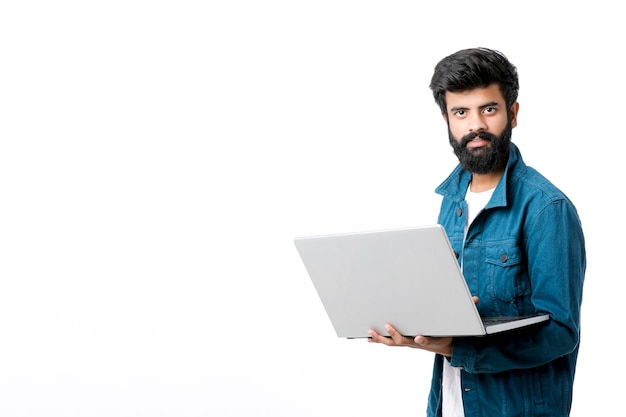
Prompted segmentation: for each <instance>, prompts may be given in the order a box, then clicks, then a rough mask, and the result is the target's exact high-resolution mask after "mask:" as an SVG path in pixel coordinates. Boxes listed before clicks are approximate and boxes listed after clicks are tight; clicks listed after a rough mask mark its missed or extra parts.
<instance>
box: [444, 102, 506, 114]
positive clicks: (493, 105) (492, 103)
mask: <svg viewBox="0 0 626 417" xmlns="http://www.w3.org/2000/svg"><path fill="white" fill-rule="evenodd" d="M499 105H500V103H498V102H497V101H490V102H488V103H485V104H481V105H480V106H478V108H479V109H484V108H485V107H498V106H499ZM459 110H469V107H462V106H457V107H452V108H451V109H450V110H449V111H451V112H455V111H459Z"/></svg>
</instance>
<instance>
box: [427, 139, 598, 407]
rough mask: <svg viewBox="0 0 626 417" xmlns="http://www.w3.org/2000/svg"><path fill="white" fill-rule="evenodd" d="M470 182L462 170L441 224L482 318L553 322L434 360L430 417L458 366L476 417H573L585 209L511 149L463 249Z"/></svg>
mask: <svg viewBox="0 0 626 417" xmlns="http://www.w3.org/2000/svg"><path fill="white" fill-rule="evenodd" d="M470 180H471V174H470V173H469V172H467V171H465V170H463V169H462V168H461V167H460V166H458V167H457V168H456V169H455V170H454V171H453V172H452V174H451V175H450V176H449V177H448V178H447V179H446V180H445V181H444V182H443V183H442V184H441V185H440V186H439V187H438V188H437V189H436V192H437V193H439V194H441V195H442V196H443V200H442V203H441V211H440V213H439V220H438V222H439V223H440V224H442V225H443V226H444V228H445V230H446V232H447V234H448V236H449V238H450V242H451V244H452V246H453V249H454V250H455V252H456V253H457V254H458V255H459V262H461V260H462V261H463V271H464V275H465V279H466V280H467V284H468V287H469V289H470V292H471V293H472V295H476V296H478V298H479V301H478V305H477V306H478V310H479V312H480V314H481V315H482V316H496V315H509V316H518V315H529V314H535V313H548V314H549V315H550V318H551V320H550V321H548V322H546V323H545V324H540V325H536V326H530V327H528V328H525V329H523V330H515V331H510V332H505V333H502V334H499V335H490V336H484V337H457V338H454V339H453V343H452V356H451V357H450V358H449V359H446V358H444V357H443V356H441V355H436V356H435V365H434V370H433V380H432V387H431V391H430V395H429V400H428V411H427V415H428V416H429V417H435V416H440V415H441V379H442V363H443V362H442V361H443V360H450V364H451V365H452V366H455V367H460V368H461V390H462V394H463V405H464V408H465V415H466V416H467V417H469V416H472V417H478V416H484V417H487V416H488V417H495V416H497V417H504V416H507V417H508V416H524V417H530V416H551V417H555V416H556V417H565V416H569V412H570V408H571V404H572V388H573V384H574V371H575V367H576V359H577V355H578V346H579V338H580V308H581V303H582V291H583V280H584V275H585V268H586V253H585V242H584V236H583V232H582V227H581V223H580V220H579V217H578V214H577V211H576V208H575V207H574V205H573V204H572V202H571V201H570V200H569V199H568V198H567V197H566V196H565V195H564V194H563V193H562V192H561V191H560V190H559V189H558V188H556V187H555V186H554V185H553V184H552V183H550V182H549V181H548V180H547V179H546V178H545V177H543V176H542V175H541V174H539V173H538V172H537V171H536V170H534V169H533V168H531V167H528V166H526V164H525V163H524V161H523V160H522V156H521V154H520V152H519V149H518V148H517V146H515V145H514V144H511V149H510V154H509V160H508V163H507V166H506V169H505V172H504V174H503V176H502V178H501V179H500V182H499V183H498V185H497V187H496V188H495V190H494V191H493V195H492V196H491V199H490V200H489V202H488V203H487V205H486V206H485V208H484V209H483V210H482V211H481V212H480V213H478V215H477V217H476V218H475V220H474V221H473V223H472V224H471V225H470V227H469V229H468V231H467V238H466V239H464V229H465V225H466V222H467V204H466V202H465V193H466V191H467V188H468V186H469V183H470ZM464 241H465V243H464Z"/></svg>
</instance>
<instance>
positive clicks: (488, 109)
mask: <svg viewBox="0 0 626 417" xmlns="http://www.w3.org/2000/svg"><path fill="white" fill-rule="evenodd" d="M496 111H497V109H496V108H495V107H485V110H483V112H484V113H485V114H493V113H495V112H496Z"/></svg>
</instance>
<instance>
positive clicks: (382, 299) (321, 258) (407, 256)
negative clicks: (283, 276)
mask: <svg viewBox="0 0 626 417" xmlns="http://www.w3.org/2000/svg"><path fill="white" fill-rule="evenodd" d="M294 243H295V245H296V249H297V250H298V253H299V254H300V257H301V259H302V262H303V263H304V266H305V268H306V271H307V272H308V274H309V277H310V278H311V281H312V282H313V286H314V287H315V290H316V291H317V294H318V296H319V298H320V300H321V302H322V304H323V306H324V308H325V310H326V313H327V314H328V317H329V319H330V321H331V323H332V325H333V327H334V329H335V332H336V333H337V336H338V337H342V338H364V337H369V336H368V333H367V332H368V330H370V329H374V330H376V331H377V332H378V333H380V334H382V335H385V336H388V333H387V332H386V331H385V328H384V325H385V324H386V323H389V324H391V325H392V326H394V327H395V328H396V329H397V330H398V331H399V332H400V333H401V334H403V335H405V336H415V335H418V334H421V335H425V336H483V335H487V334H492V333H497V332H501V331H507V330H513V329H516V328H519V327H523V326H528V325H532V324H537V323H540V322H542V321H545V320H549V316H548V315H537V316H531V317H490V318H481V317H480V315H479V313H478V309H477V308H476V305H475V304H474V301H473V299H472V295H471V294H470V292H469V289H468V287H467V283H466V282H465V279H464V278H463V274H462V272H461V269H460V267H459V264H458V262H457V260H456V257H455V255H454V252H453V250H452V247H451V246H450V242H449V241H448V237H447V235H446V233H445V230H444V228H443V226H441V225H438V224H437V225H430V226H421V227H412V228H403V229H391V230H378V231H369V232H357V233H343V234H333V235H323V236H308V237H298V238H295V240H294ZM490 323H491V324H490Z"/></svg>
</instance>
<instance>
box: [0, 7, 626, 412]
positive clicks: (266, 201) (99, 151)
mask: <svg viewBox="0 0 626 417" xmlns="http://www.w3.org/2000/svg"><path fill="white" fill-rule="evenodd" d="M555 3H557V4H555ZM509 4H510V5H509ZM620 10H621V8H619V9H618V3H617V2H612V1H604V0H598V1H594V2H584V3H583V2H571V1H563V2H548V1H541V2H539V1H537V2H523V3H519V2H518V3H513V2H511V3H506V5H505V3H504V2H502V3H498V2H495V3H494V2H491V3H489V2H488V3H484V2H478V3H476V2H474V3H472V2H459V1H446V2H429V3H425V2H410V1H391V2H380V1H379V2H376V1H367V0H366V1H364V0H358V1H356V0H355V1H346V0H333V1H325V0H317V1H286V0H285V1H277V0H272V1H214V2H211V1H186V0H178V1H166V0H163V1H138V0H126V1H106V2H105V1H82V2H81V1H56V2H48V1H20V2H17V1H15V2H8V1H7V2H2V5H1V6H0V63H1V64H0V106H1V108H0V121H1V123H0V134H1V136H0V140H1V148H0V243H1V246H0V416H3V417H8V416H68V417H69V416H81V417H84V416H151V417H160V416H225V417H231V416H233V417H234V416H237V417H239V416H285V417H287V416H289V417H292V416H345V415H360V416H379V415H382V414H383V413H384V414H402V415H410V416H423V415H424V413H425V408H426V398H427V394H428V388H429V384H430V373H431V366H432V355H431V354H429V353H426V352H420V351H414V350H410V349H392V348H387V347H385V346H380V345H370V344H368V343H366V342H365V341H362V340H359V341H355V340H352V341H346V340H339V339H338V338H336V336H335V334H334V331H333V330H332V327H331V325H330V323H329V322H328V319H327V318H326V315H325V313H324V311H323V309H322V306H321V304H320V302H319V299H318V298H317V295H316V294H315V292H314V289H313V287H312V285H311V284H310V282H309V279H308V276H307V275H306V272H305V270H304V267H303V266H302V264H301V262H300V259H299V257H298V255H297V252H296V250H295V247H294V246H293V238H294V237H295V236H301V235H311V234H323V233H334V232H344V231H345V232H348V231H355V230H371V229H378V228H388V227H405V226H411V225H419V224H424V223H433V222H434V221H436V215H437V213H438V208H439V202H440V200H439V198H438V196H437V195H436V194H435V193H434V188H435V187H436V186H437V185H438V184H439V183H440V182H441V181H442V180H443V179H444V177H445V176H446V175H447V174H448V173H449V171H450V170H451V169H452V168H453V167H454V165H455V164H456V159H455V157H454V155H453V154H452V151H451V150H450V148H449V145H448V143H447V134H446V129H445V125H444V123H443V121H442V119H441V116H440V114H439V110H438V108H437V107H436V105H435V104H434V101H433V99H432V96H431V93H430V90H429V89H428V83H429V81H430V76H431V75H432V70H433V68H434V65H435V64H436V62H437V61H438V60H439V59H441V58H443V57H444V56H446V55H448V54H450V53H453V52H455V51H457V50H458V49H462V48H467V47H475V46H486V47H491V48H495V49H498V50H501V51H502V52H504V53H505V54H506V55H507V56H508V57H509V59H510V60H511V61H512V62H513V63H514V64H515V65H516V66H517V67H518V70H519V74H520V83H521V92H520V96H519V101H520V105H521V108H520V113H519V126H518V128H516V129H515V130H514V132H513V141H514V142H515V143H517V144H518V146H519V147H520V148H521V150H522V154H523V156H524V158H525V160H526V162H527V163H528V164H529V165H531V166H534V167H535V168H537V169H539V170H540V171H541V172H542V173H544V174H545V175H546V176H547V177H548V178H550V179H551V180H552V181H553V182H554V183H555V184H556V185H557V186H559V187H560V188H561V189H562V190H563V191H565V192H566V193H567V194H568V195H569V196H570V197H571V198H572V200H573V201H574V203H575V204H576V205H577V207H578V209H579V213H580V216H581V218H582V221H583V226H584V229H585V233H586V237H587V249H588V262H589V266H588V273H587V280H586V287H585V297H584V303H583V320H582V321H583V323H582V326H583V328H582V345H581V350H580V356H579V365H578V371H577V379H576V384H575V399H574V406H573V410H572V416H579V417H580V416H589V415H612V414H614V412H615V410H619V409H622V406H621V404H622V398H621V396H622V390H621V389H618V387H619V386H621V382H620V381H621V378H622V375H623V365H622V363H623V361H622V360H621V357H622V354H621V350H622V348H623V341H624V336H623V335H622V334H621V333H617V334H616V333H615V332H614V331H612V330H610V329H609V327H608V326H609V325H607V324H604V322H603V321H602V320H603V317H604V316H606V315H610V316H613V317H616V316H617V315H618V314H620V313H621V312H622V311H623V309H622V304H623V302H622V291H621V290H622V288H624V284H623V281H624V278H625V277H624V272H623V268H622V267H621V266H622V264H623V258H624V255H623V248H622V246H623V245H619V246H618V245H616V244H615V243H614V242H615V241H616V239H619V238H621V237H623V236H624V221H623V216H622V212H623V210H624V206H623V203H622V198H623V191H624V185H623V180H622V176H623V175H622V173H623V167H622V165H621V164H622V163H623V156H624V154H625V151H626V146H625V145H624V139H625V138H624V128H623V114H622V113H623V112H622V104H623V103H622V101H623V99H624V95H625V93H626V91H625V83H624V70H623V64H622V57H621V55H623V54H622V52H623V45H622V43H623V40H624V38H625V35H626V31H625V30H624V23H623V19H622V17H621V16H622V14H621V12H620ZM616 325H617V326H621V327H622V328H623V324H621V323H620V324H617V323H616ZM610 381H613V382H610Z"/></svg>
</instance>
